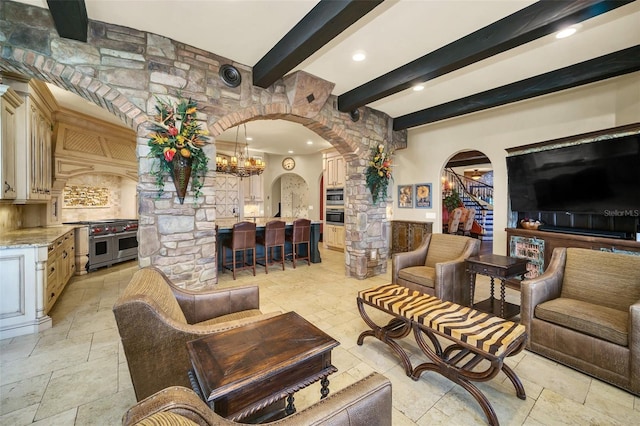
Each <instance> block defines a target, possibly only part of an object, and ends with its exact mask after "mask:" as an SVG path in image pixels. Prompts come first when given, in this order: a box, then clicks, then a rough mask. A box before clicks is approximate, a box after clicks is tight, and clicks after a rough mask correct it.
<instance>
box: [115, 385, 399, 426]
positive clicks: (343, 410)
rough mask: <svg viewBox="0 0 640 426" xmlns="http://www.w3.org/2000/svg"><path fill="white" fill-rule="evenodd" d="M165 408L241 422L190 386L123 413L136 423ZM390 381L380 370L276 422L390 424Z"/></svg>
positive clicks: (205, 421)
mask: <svg viewBox="0 0 640 426" xmlns="http://www.w3.org/2000/svg"><path fill="white" fill-rule="evenodd" d="M163 411H171V412H173V413H175V414H178V415H180V416H183V417H186V418H188V419H190V420H191V421H193V422H195V423H197V424H199V425H238V424H240V423H236V422H233V421H231V420H227V419H225V418H223V417H221V416H219V415H217V414H216V413H214V412H213V411H212V410H211V409H209V407H208V406H207V404H206V403H205V402H204V401H202V400H201V399H200V398H199V397H198V396H197V395H196V394H195V392H193V391H192V390H191V389H188V388H185V387H180V386H173V387H169V388H166V389H164V390H161V391H159V392H157V393H155V394H153V395H151V396H150V397H147V398H145V399H143V400H142V401H140V402H138V403H137V404H136V405H134V406H133V407H131V408H130V409H129V410H128V411H127V412H126V413H125V414H124V416H123V418H122V424H123V425H125V426H129V425H134V424H136V423H137V422H140V421H141V420H143V419H145V418H147V417H149V416H152V415H154V414H156V413H159V412H163ZM391 412H392V407H391V382H390V381H389V379H387V378H386V377H384V376H382V375H381V374H378V373H373V374H371V375H369V376H368V377H366V378H364V379H362V380H359V381H358V382H356V383H354V384H352V385H350V386H348V387H347V388H345V389H342V390H340V391H338V392H336V393H333V394H330V395H329V396H328V397H327V398H325V399H322V400H320V401H319V402H317V403H315V404H313V405H311V406H310V407H308V408H306V409H304V410H302V411H298V412H296V413H294V414H292V415H290V416H288V417H285V418H284V419H281V420H278V421H276V422H273V423H266V424H278V425H305V424H314V425H335V424H340V425H349V426H378V425H379V426H390V425H391Z"/></svg>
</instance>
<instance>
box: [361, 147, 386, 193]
mask: <svg viewBox="0 0 640 426" xmlns="http://www.w3.org/2000/svg"><path fill="white" fill-rule="evenodd" d="M365 176H366V182H367V187H368V188H369V191H371V196H372V197H373V203H374V204H376V203H377V202H378V198H381V199H383V200H384V199H385V198H387V186H388V185H389V180H391V179H392V176H391V154H390V153H387V152H385V150H384V145H382V144H380V145H378V146H377V147H376V148H373V149H372V150H371V160H369V167H367V171H366V173H365Z"/></svg>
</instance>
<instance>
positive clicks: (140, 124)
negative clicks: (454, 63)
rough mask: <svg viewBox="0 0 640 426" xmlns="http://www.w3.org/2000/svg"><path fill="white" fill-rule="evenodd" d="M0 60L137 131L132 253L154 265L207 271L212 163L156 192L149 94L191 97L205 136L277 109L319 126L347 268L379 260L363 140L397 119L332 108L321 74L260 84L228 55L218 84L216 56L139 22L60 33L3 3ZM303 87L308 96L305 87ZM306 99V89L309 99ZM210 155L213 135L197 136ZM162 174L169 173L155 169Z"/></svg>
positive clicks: (383, 243)
mask: <svg viewBox="0 0 640 426" xmlns="http://www.w3.org/2000/svg"><path fill="white" fill-rule="evenodd" d="M2 7H3V14H2V17H1V18H0V27H1V28H2V29H3V36H4V37H0V55H1V58H2V62H0V69H2V70H3V71H5V72H6V71H9V72H14V73H17V74H20V75H24V76H28V77H31V78H37V79H39V80H43V81H47V82H51V83H54V84H56V85H58V86H60V87H62V88H64V89H66V90H70V91H71V92H73V93H76V94H78V95H80V96H82V97H83V98H85V99H88V100H91V101H93V102H94V103H96V104H98V105H101V106H102V107H103V108H105V109H107V110H109V111H110V112H111V113H113V114H115V115H117V116H118V117H120V118H121V119H122V120H123V121H124V122H126V123H127V124H128V125H129V126H130V127H131V128H132V129H134V131H135V132H136V135H137V139H136V153H137V157H138V185H137V189H138V195H139V214H140V229H139V234H138V236H139V240H140V247H139V263H140V265H141V266H146V265H155V266H157V267H159V268H161V269H162V270H163V271H164V272H165V273H166V274H167V275H168V276H169V277H170V278H171V279H173V280H174V281H176V282H179V283H180V285H182V286H184V287H190V288H197V287H203V286H207V285H213V284H215V283H216V281H217V275H216V265H215V259H214V253H215V222H214V220H215V214H214V211H215V210H214V208H213V207H214V203H215V199H214V198H215V193H214V192H215V189H214V187H213V184H212V181H213V177H214V176H215V171H210V172H209V173H208V174H207V176H206V178H205V187H204V188H203V193H204V197H202V198H201V199H200V200H198V201H197V202H193V200H191V202H187V201H185V204H184V205H180V204H178V203H177V202H176V200H175V197H174V194H173V193H172V192H171V187H172V185H166V192H165V194H164V195H163V196H162V197H158V196H157V190H156V188H155V177H154V176H152V174H151V169H152V166H153V161H154V160H153V159H150V158H147V153H148V152H149V149H148V146H147V140H148V134H149V130H148V129H149V125H150V122H149V117H148V115H147V112H149V113H152V112H153V111H154V108H155V102H156V100H155V97H156V96H160V97H163V98H168V99H175V98H176V97H177V96H178V95H179V94H180V95H182V96H184V97H187V96H189V97H192V98H193V99H194V100H196V101H197V102H198V103H199V106H200V107H201V110H202V111H205V114H204V115H202V117H203V118H204V119H205V121H206V122H207V126H208V128H209V130H210V132H211V134H212V136H213V137H214V138H215V136H216V135H219V134H220V133H221V131H223V130H224V129H226V128H229V127H232V126H233V125H237V124H240V123H242V122H244V121H250V120H255V119H260V118H265V117H268V118H282V119H286V120H290V121H294V122H297V123H300V124H302V125H304V126H306V127H307V128H309V129H310V130H312V131H314V132H315V133H317V134H319V135H321V136H322V137H323V138H325V139H326V140H328V141H330V142H331V144H332V145H333V146H334V147H335V148H336V149H337V150H338V151H339V152H340V153H341V154H342V155H343V156H344V157H345V160H346V168H347V170H346V176H347V188H346V197H347V200H348V203H349V204H348V206H347V208H346V221H345V227H346V235H347V242H346V246H347V248H346V256H345V259H346V261H345V263H346V274H347V275H348V276H353V277H356V278H366V277H368V276H372V275H376V274H379V273H383V272H385V271H386V264H387V257H388V241H387V238H386V235H387V232H386V229H387V225H386V209H385V205H384V203H378V204H377V205H372V202H371V195H370V194H369V191H368V189H367V188H366V186H365V180H364V171H365V169H366V167H367V164H368V156H369V153H370V149H371V147H374V146H377V145H378V144H385V145H386V144H393V145H395V146H396V147H398V146H406V138H407V133H406V131H402V132H394V131H393V130H392V120H391V118H390V117H389V116H387V115H386V114H383V113H381V112H379V111H375V110H372V109H369V108H361V110H360V119H359V120H358V121H357V122H353V121H352V120H351V118H350V116H349V114H345V113H341V112H339V111H338V110H337V109H336V108H335V107H334V105H335V102H336V98H335V96H333V95H331V94H330V93H331V90H332V88H333V85H332V83H328V82H326V81H324V80H321V79H318V78H316V77H314V76H311V75H309V74H306V73H304V72H297V73H294V74H292V75H289V76H286V77H285V78H283V79H281V80H279V81H278V82H276V83H274V84H273V85H272V86H271V87H269V88H267V89H262V88H258V87H254V86H252V85H251V83H250V82H251V81H252V78H251V72H252V70H251V69H250V68H249V67H245V66H241V65H238V68H239V69H240V72H241V75H242V83H241V84H240V86H238V87H236V88H229V87H227V86H226V85H225V84H224V83H223V82H222V81H221V79H220V77H219V74H218V73H219V69H220V66H221V65H223V64H228V63H233V61H231V60H228V59H226V58H224V57H221V56H218V55H216V54H214V53H211V52H206V51H203V50H200V49H197V48H194V47H192V46H188V45H185V44H183V43H179V42H175V41H173V40H170V39H167V38H165V37H161V36H158V35H155V34H151V33H146V32H143V31H137V30H133V29H131V28H123V27H119V26H116V25H111V24H106V23H102V22H95V21H90V23H89V33H90V34H91V36H90V37H89V41H88V42H87V43H79V42H77V41H73V40H68V39H63V38H60V37H59V36H58V34H57V32H56V30H55V28H54V26H53V22H52V19H51V17H50V15H49V12H48V11H47V10H46V9H42V8H38V7H34V6H29V5H26V4H22V3H13V2H8V3H4V4H3V6H2ZM310 95H313V96H310ZM309 99H314V100H313V101H311V102H310V101H309ZM205 152H206V154H207V155H208V157H209V158H210V159H213V158H215V144H214V143H211V144H208V145H207V146H206V147H205ZM166 182H167V183H169V179H168V178H167V179H166Z"/></svg>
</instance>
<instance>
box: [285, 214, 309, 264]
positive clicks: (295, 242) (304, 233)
mask: <svg viewBox="0 0 640 426" xmlns="http://www.w3.org/2000/svg"><path fill="white" fill-rule="evenodd" d="M310 233H311V221H310V220H309V219H296V220H294V221H293V230H292V232H291V233H288V234H287V235H286V238H285V240H286V241H287V242H289V243H291V260H292V261H293V267H294V268H295V267H296V260H305V259H306V260H307V264H308V265H311V262H310V260H309V259H310V254H311V244H310V237H309V236H310ZM300 244H306V245H307V255H306V256H301V255H300Z"/></svg>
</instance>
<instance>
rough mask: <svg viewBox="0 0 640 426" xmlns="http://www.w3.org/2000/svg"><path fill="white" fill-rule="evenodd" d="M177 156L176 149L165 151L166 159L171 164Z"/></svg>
mask: <svg viewBox="0 0 640 426" xmlns="http://www.w3.org/2000/svg"><path fill="white" fill-rule="evenodd" d="M174 155H176V150H175V148H170V149H167V150H165V151H164V159H165V160H167V161H169V162H171V161H172V160H173V156H174Z"/></svg>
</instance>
